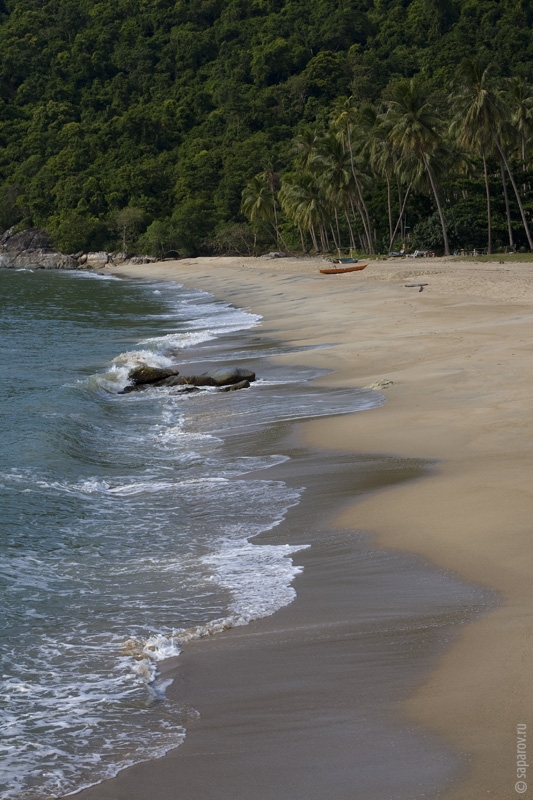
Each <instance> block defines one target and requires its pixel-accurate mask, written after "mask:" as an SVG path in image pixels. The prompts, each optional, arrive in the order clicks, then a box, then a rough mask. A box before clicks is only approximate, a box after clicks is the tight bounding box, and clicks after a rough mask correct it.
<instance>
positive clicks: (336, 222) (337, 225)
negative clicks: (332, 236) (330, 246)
mask: <svg viewBox="0 0 533 800" xmlns="http://www.w3.org/2000/svg"><path fill="white" fill-rule="evenodd" d="M335 224H336V227H337V249H338V251H339V255H340V254H341V229H340V227H339V212H338V210H337V206H336V205H335Z"/></svg>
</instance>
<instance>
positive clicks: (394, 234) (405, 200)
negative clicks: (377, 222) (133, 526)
mask: <svg viewBox="0 0 533 800" xmlns="http://www.w3.org/2000/svg"><path fill="white" fill-rule="evenodd" d="M412 185H413V182H412V181H411V183H410V184H409V186H408V187H407V191H406V193H405V196H404V198H403V203H402V207H401V208H400V214H399V216H398V221H397V223H396V227H395V228H394V231H393V233H392V236H391V240H390V243H389V250H391V249H392V243H393V241H394V237H395V236H396V233H397V231H398V227H399V225H400V223H401V221H402V219H403V214H404V211H405V206H406V205H407V198H408V197H409V192H410V191H411V186H412Z"/></svg>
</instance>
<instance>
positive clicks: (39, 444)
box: [0, 270, 383, 800]
mask: <svg viewBox="0 0 533 800" xmlns="http://www.w3.org/2000/svg"><path fill="white" fill-rule="evenodd" d="M259 322H260V319H259V317H257V316H256V315H254V314H251V313H249V312H246V311H243V310H240V309H236V308H233V307H232V306H230V305H228V304H225V303H221V302H216V301H215V300H214V299H213V297H212V296H210V295H209V294H207V293H205V292H201V291H192V290H186V289H184V288H183V287H180V286H179V285H177V284H172V283H164V284H163V283H157V282H140V281H122V280H119V279H116V278H112V277H109V276H101V275H97V274H94V273H61V272H58V273H50V272H42V271H35V272H32V271H17V272H15V271H7V270H4V271H0V369H1V374H2V380H1V381H0V586H1V603H2V614H1V615H0V657H1V661H2V663H1V671H0V798H1V800H42V798H49V797H53V796H59V795H64V794H67V793H70V792H74V791H76V790H78V789H80V788H81V787H83V786H86V785H89V784H91V783H94V782H97V781H99V780H102V779H104V778H106V777H110V776H112V775H114V774H116V773H117V772H118V771H119V770H120V769H122V768H124V767H125V766H127V765H130V764H133V763H136V762H139V761H143V760H146V759H149V758H153V757H156V756H158V755H162V754H163V753H165V752H166V751H168V750H169V749H171V748H173V747H176V746H177V745H179V744H180V742H181V741H183V738H184V736H185V735H186V727H187V721H188V720H189V719H190V718H191V717H194V716H195V714H196V713H197V712H196V710H195V709H192V708H187V707H182V706H175V705H173V704H172V703H171V702H170V701H169V700H168V699H167V697H166V695H165V689H166V688H167V687H166V686H165V684H164V682H163V681H162V680H161V679H160V678H159V673H158V663H159V662H160V661H161V660H162V659H164V658H167V657H170V656H175V655H178V654H179V652H180V646H181V644H182V643H183V642H184V641H186V640H188V639H190V638H192V637H202V636H209V635H212V634H218V633H219V632H221V631H223V630H224V629H225V628H228V627H231V626H233V625H243V624H246V623H247V622H249V621H250V620H252V619H256V618H259V617H263V616H266V615H269V614H272V613H274V612H275V611H276V610H277V609H279V608H281V607H282V606H284V605H287V604H288V603H290V602H291V601H292V600H293V599H294V597H295V593H294V589H293V586H292V581H293V578H294V576H295V575H296V574H297V572H298V569H299V568H297V567H295V565H294V564H293V562H292V559H291V555H292V554H293V553H294V552H296V551H297V550H298V549H301V547H302V544H299V545H298V546H295V545H294V544H291V542H290V541H287V542H286V544H283V545H265V544H258V545H256V544H254V542H253V540H254V537H255V536H257V534H259V533H261V532H263V531H266V530H269V529H271V528H273V527H274V526H276V525H278V524H279V523H280V521H281V520H283V518H284V516H285V514H286V512H287V510H288V509H289V508H290V507H291V506H293V505H295V504H297V503H298V502H299V499H300V497H301V494H302V491H303V488H301V489H300V488H294V486H288V485H287V484H285V483H284V482H283V481H280V480H271V479H269V477H268V467H269V466H274V465H279V464H280V463H282V462H284V461H286V459H287V455H286V454H284V453H283V452H275V451H274V452H270V448H269V444H268V442H269V437H268V431H269V430H270V429H271V427H272V426H273V425H274V424H276V423H278V422H279V421H280V420H290V419H295V420H296V419H303V418H308V417H313V416H319V415H324V414H337V413H347V412H353V411H357V410H363V409H365V408H369V407H372V406H375V405H376V404H379V403H380V402H382V400H383V398H381V397H380V396H379V395H378V394H376V393H375V392H368V391H364V390H359V391H354V390H346V389H327V388H318V387H316V386H314V384H313V379H314V378H316V377H317V376H318V374H319V373H318V372H317V371H313V370H311V369H307V368H301V369H294V368H291V370H290V371H289V369H288V368H287V367H284V366H280V365H279V364H277V363H276V361H275V360H274V359H273V356H275V355H277V354H279V353H282V352H287V351H288V349H287V348H284V347H283V345H280V344H279V343H274V342H269V341H268V340H265V339H264V338H263V337H261V335H260V332H259V331H257V329H256V328H257V325H258V324H259ZM139 363H148V364H151V365H154V366H166V365H177V366H179V365H180V364H182V365H183V372H185V373H187V371H188V372H189V374H192V373H194V372H197V371H204V370H205V369H207V368H208V367H209V366H210V365H212V364H213V363H215V364H217V365H220V364H230V363H238V364H239V365H241V366H247V367H250V368H252V369H254V370H255V371H256V372H257V375H258V378H259V379H258V381H257V382H256V383H254V384H253V385H252V386H251V388H250V389H247V390H242V391H239V392H230V393H219V392H217V391H214V390H206V391H202V392H199V393H195V394H179V393H178V392H177V391H176V390H172V389H154V388H152V389H148V390H146V391H143V392H139V393H131V394H126V395H123V394H120V391H121V389H122V388H123V387H124V386H125V385H126V384H127V375H128V372H129V370H130V369H131V368H132V367H133V366H135V365H137V364H139ZM262 469H264V470H265V472H264V473H262V475H264V477H262V478H261V479H258V478H257V477H254V478H253V479H251V478H248V477H247V474H248V473H250V472H254V476H256V475H257V470H262Z"/></svg>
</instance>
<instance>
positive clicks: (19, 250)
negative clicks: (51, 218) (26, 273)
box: [0, 228, 79, 269]
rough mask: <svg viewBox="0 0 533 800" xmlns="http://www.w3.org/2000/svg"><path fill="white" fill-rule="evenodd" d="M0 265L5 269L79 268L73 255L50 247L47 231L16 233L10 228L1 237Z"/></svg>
mask: <svg viewBox="0 0 533 800" xmlns="http://www.w3.org/2000/svg"><path fill="white" fill-rule="evenodd" d="M0 267H1V268H3V269H79V266H78V262H77V261H76V259H75V258H72V256H67V255H65V253H60V252H58V251H57V250H54V249H53V248H52V247H50V239H49V237H48V234H47V233H46V231H40V230H33V229H30V230H26V231H19V232H18V233H14V229H13V228H9V230H7V231H6V232H5V233H4V234H3V235H2V236H1V237H0Z"/></svg>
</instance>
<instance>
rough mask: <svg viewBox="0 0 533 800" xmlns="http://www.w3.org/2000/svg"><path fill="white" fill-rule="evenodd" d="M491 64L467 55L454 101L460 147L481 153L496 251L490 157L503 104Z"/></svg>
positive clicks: (489, 224)
mask: <svg viewBox="0 0 533 800" xmlns="http://www.w3.org/2000/svg"><path fill="white" fill-rule="evenodd" d="M490 72H491V67H490V66H489V67H485V69H483V67H482V65H481V62H480V60H479V58H477V57H475V58H465V59H463V61H462V62H461V64H460V65H459V68H458V70H457V74H456V78H455V84H454V91H453V94H452V95H451V96H450V102H451V104H452V105H453V108H454V112H455V114H454V118H453V121H452V126H451V127H452V133H453V134H454V136H455V138H456V140H457V143H458V145H459V147H460V148H462V149H464V150H465V151H467V152H470V153H473V154H475V155H477V156H481V160H482V162H483V177H484V180H485V194H486V198H487V252H488V253H492V217H491V203H490V188H489V175H488V169H487V157H488V156H490V155H492V153H493V152H494V150H495V139H494V132H495V131H496V130H497V128H498V125H499V124H500V120H501V104H500V102H499V98H498V95H497V93H496V92H495V90H494V87H493V85H492V82H491V77H490Z"/></svg>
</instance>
